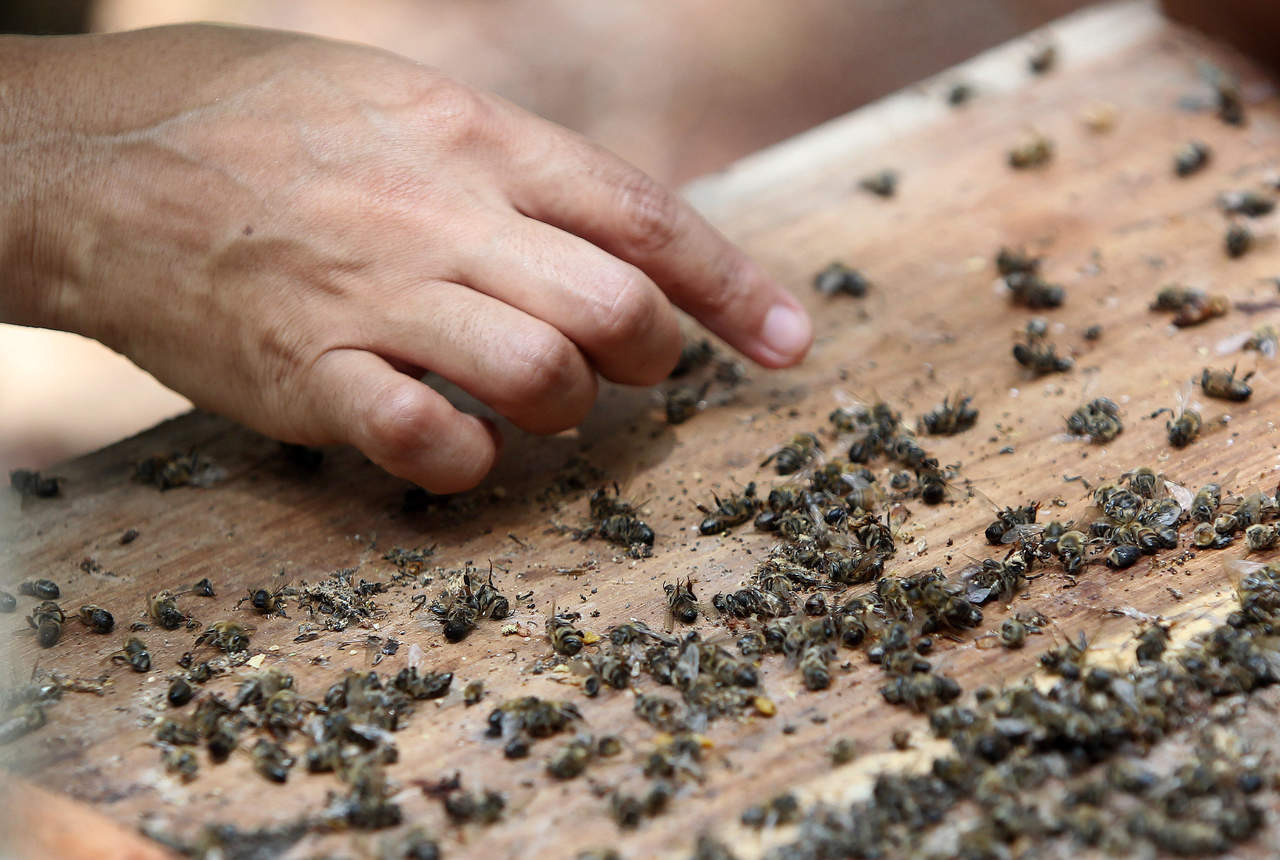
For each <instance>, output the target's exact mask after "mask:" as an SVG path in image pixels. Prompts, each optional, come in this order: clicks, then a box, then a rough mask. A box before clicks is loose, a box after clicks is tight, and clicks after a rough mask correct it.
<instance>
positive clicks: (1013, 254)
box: [996, 245, 1041, 277]
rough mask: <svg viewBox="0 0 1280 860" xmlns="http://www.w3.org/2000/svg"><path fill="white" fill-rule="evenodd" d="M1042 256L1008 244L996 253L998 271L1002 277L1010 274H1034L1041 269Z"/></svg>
mask: <svg viewBox="0 0 1280 860" xmlns="http://www.w3.org/2000/svg"><path fill="white" fill-rule="evenodd" d="M1040 260H1041V258H1040V257H1033V256H1031V255H1030V254H1028V253H1026V252H1025V251H1022V250H1019V249H1017V248H1010V247H1008V246H1007V245H1006V246H1004V247H1002V248H1001V249H1000V250H999V251H998V252H997V253H996V271H997V272H999V273H1000V276H1001V277H1008V276H1009V275H1034V274H1036V273H1037V272H1039V271H1040Z"/></svg>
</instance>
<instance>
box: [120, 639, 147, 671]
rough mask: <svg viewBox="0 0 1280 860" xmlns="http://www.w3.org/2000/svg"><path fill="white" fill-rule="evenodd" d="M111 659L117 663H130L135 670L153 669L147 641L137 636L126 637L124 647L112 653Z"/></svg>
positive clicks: (130, 666)
mask: <svg viewBox="0 0 1280 860" xmlns="http://www.w3.org/2000/svg"><path fill="white" fill-rule="evenodd" d="M111 659H112V660H113V661H115V662H117V663H128V664H129V668H130V669H132V670H133V671H135V672H139V673H142V672H150V671H151V654H150V653H148V651H147V646H146V643H144V642H143V641H142V640H141V639H139V638H138V637H136V636H130V637H129V638H128V639H126V640H125V641H124V647H123V648H121V649H120V650H119V651H117V652H116V653H114V654H112V655H111Z"/></svg>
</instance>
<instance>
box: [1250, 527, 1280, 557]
mask: <svg viewBox="0 0 1280 860" xmlns="http://www.w3.org/2000/svg"><path fill="white" fill-rule="evenodd" d="M1278 539H1280V532H1277V530H1276V527H1275V526H1272V525H1264V524H1262V523H1254V524H1253V525H1251V526H1249V527H1248V528H1246V529H1245V530H1244V544H1245V546H1246V547H1248V548H1249V551H1250V552H1260V551H1261V550H1267V549H1272V548H1273V547H1275V545H1276V542H1277V540H1278Z"/></svg>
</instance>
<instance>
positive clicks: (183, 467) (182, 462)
mask: <svg viewBox="0 0 1280 860" xmlns="http://www.w3.org/2000/svg"><path fill="white" fill-rule="evenodd" d="M219 473H220V470H219V469H217V467H215V466H214V465H213V463H211V462H209V461H207V460H203V459H201V458H200V456H199V455H198V454H196V453H195V452H191V453H189V454H181V453H177V452H175V453H173V454H170V455H169V456H167V457H165V456H163V455H155V456H152V457H148V458H147V459H145V460H141V461H139V462H138V464H137V465H136V466H135V467H134V475H133V477H134V480H136V481H140V482H141V483H143V484H151V485H153V486H155V487H157V488H158V489H160V490H162V491H163V490H169V489H172V488H174V487H188V486H192V487H207V486H209V485H210V484H212V483H214V482H215V481H216V480H217V479H218V477H219V476H220V475H219Z"/></svg>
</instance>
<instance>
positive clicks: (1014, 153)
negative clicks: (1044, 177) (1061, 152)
mask: <svg viewBox="0 0 1280 860" xmlns="http://www.w3.org/2000/svg"><path fill="white" fill-rule="evenodd" d="M1052 159H1053V141H1051V140H1049V138H1047V137H1045V136H1044V135H1043V134H1038V133H1035V132H1032V133H1030V134H1028V135H1026V136H1025V137H1024V138H1023V139H1022V140H1021V141H1020V142H1019V143H1018V144H1017V145H1016V146H1014V147H1013V149H1011V150H1009V166H1010V167H1012V168H1014V169H1015V170H1026V169H1028V168H1032V167H1043V166H1044V165H1046V164H1048V163H1049V162H1050V161H1051V160H1052Z"/></svg>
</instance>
